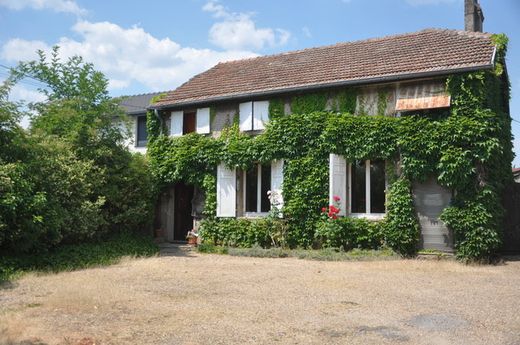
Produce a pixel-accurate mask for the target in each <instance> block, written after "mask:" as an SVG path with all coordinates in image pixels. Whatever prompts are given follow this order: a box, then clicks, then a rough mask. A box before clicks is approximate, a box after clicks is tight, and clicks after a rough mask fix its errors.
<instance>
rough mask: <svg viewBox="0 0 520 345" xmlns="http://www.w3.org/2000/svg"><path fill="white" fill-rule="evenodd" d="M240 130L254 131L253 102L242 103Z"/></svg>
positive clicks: (240, 107)
mask: <svg viewBox="0 0 520 345" xmlns="http://www.w3.org/2000/svg"><path fill="white" fill-rule="evenodd" d="M239 112H240V130H241V131H250V130H252V129H253V102H246V103H240V106H239Z"/></svg>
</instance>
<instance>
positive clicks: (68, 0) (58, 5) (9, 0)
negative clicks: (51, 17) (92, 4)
mask: <svg viewBox="0 0 520 345" xmlns="http://www.w3.org/2000/svg"><path fill="white" fill-rule="evenodd" d="M0 6H4V7H7V8H9V9H12V10H17V11H19V10H23V9H25V8H31V9H33V10H44V9H49V10H53V11H55V12H64V13H72V14H75V15H77V16H82V15H85V14H86V13H87V10H85V9H84V8H81V7H80V6H79V5H78V4H77V3H76V1H74V0H0Z"/></svg>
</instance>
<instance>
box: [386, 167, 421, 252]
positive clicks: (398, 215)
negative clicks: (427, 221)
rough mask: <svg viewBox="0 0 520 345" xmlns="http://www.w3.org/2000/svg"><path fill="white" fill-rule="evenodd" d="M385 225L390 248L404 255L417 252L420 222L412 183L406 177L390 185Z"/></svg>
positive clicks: (387, 242)
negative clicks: (416, 212) (414, 201)
mask: <svg viewBox="0 0 520 345" xmlns="http://www.w3.org/2000/svg"><path fill="white" fill-rule="evenodd" d="M383 227H384V231H383V237H384V240H385V243H386V244H387V245H388V246H389V247H390V248H392V249H393V250H395V251H396V252H398V253H401V254H403V255H412V254H415V252H416V251H417V243H418V241H419V223H418V220H417V217H416V215H415V208H414V205H413V199H412V191H411V184H410V181H409V180H407V179H406V178H404V177H401V178H399V179H398V180H397V181H395V182H394V183H393V184H392V185H391V186H390V190H389V192H388V196H387V204H386V219H385V221H384V225H383Z"/></svg>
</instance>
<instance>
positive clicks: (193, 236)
mask: <svg viewBox="0 0 520 345" xmlns="http://www.w3.org/2000/svg"><path fill="white" fill-rule="evenodd" d="M198 238H199V235H198V234H197V231H195V229H191V230H190V231H188V234H187V235H186V239H187V240H188V244H189V245H192V246H197V239H198Z"/></svg>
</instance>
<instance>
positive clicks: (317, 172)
mask: <svg viewBox="0 0 520 345" xmlns="http://www.w3.org/2000/svg"><path fill="white" fill-rule="evenodd" d="M495 42H497V48H498V49H497V64H496V68H495V69H494V70H492V71H481V72H474V73H467V74H459V75H453V76H450V77H449V78H448V79H447V84H446V85H447V91H448V92H449V93H450V94H451V99H452V106H451V108H450V111H449V114H444V113H442V114H441V113H440V112H439V113H432V114H430V115H425V114H419V113H418V114H415V115H413V114H407V115H405V116H402V117H388V116H364V115H353V114H354V111H355V109H356V97H357V92H356V91H354V90H351V89H347V90H343V91H340V92H339V93H338V94H337V96H336V99H335V107H336V109H331V110H332V111H329V112H327V111H325V109H326V107H327V101H328V95H327V93H325V92H322V93H313V94H307V95H298V96H296V97H293V98H292V101H291V112H292V114H291V115H284V102H283V101H282V100H281V99H279V100H273V101H271V102H270V107H269V111H270V119H271V120H270V122H269V123H268V124H267V126H266V129H265V131H264V132H263V133H262V134H259V135H257V136H250V135H248V134H245V133H241V132H240V131H239V128H238V125H237V124H236V123H234V124H230V125H229V126H228V127H227V128H226V129H225V130H224V131H223V132H222V134H221V136H220V137H218V138H212V137H207V136H202V135H198V134H193V133H192V134H188V135H186V136H183V137H178V138H171V137H168V136H166V135H164V134H162V133H164V132H163V131H162V130H161V123H160V120H159V119H158V118H157V117H156V116H153V114H149V116H148V129H149V133H151V138H153V139H151V140H150V146H149V155H150V159H151V166H152V170H153V172H154V175H155V176H156V177H157V178H158V180H159V181H162V183H164V184H169V183H174V182H176V181H185V182H187V183H191V184H194V185H196V186H199V187H200V188H202V189H203V190H204V191H205V193H206V209H205V211H204V212H205V215H206V217H207V219H208V220H210V221H211V222H212V224H213V225H212V227H209V226H207V227H206V229H209V230H208V231H207V232H206V233H207V234H208V235H207V236H208V237H207V238H221V237H219V236H221V235H218V236H217V234H216V233H211V231H212V230H211V229H216V230H215V231H220V230H222V229H221V228H219V225H218V224H219V221H218V220H216V219H215V209H216V177H215V175H216V166H217V164H219V162H223V163H225V164H226V165H227V166H229V167H238V168H242V169H245V168H248V167H250V166H251V165H252V164H253V163H254V162H260V163H266V162H270V161H272V160H275V159H283V160H285V162H286V164H285V169H284V186H283V193H284V202H285V204H284V210H283V213H284V218H285V222H286V224H287V227H288V230H287V232H285V231H284V236H285V237H286V238H285V239H284V242H283V243H287V244H288V245H290V246H303V247H309V246H312V245H313V244H315V243H316V236H315V232H316V228H317V225H318V224H319V222H320V221H323V220H322V219H320V218H321V214H320V209H321V208H322V207H323V206H324V205H327V202H328V189H329V187H328V159H329V154H330V153H335V154H339V155H342V156H344V157H345V159H346V160H347V161H354V160H365V159H383V160H385V161H386V162H387V175H388V181H389V182H390V183H391V184H390V186H389V190H388V193H387V203H386V208H387V214H386V217H385V219H384V220H383V221H381V223H380V225H379V226H378V227H377V229H378V231H377V232H376V231H371V232H363V233H374V234H376V233H377V237H376V238H374V239H372V240H370V241H368V240H367V241H365V242H363V241H360V243H372V244H373V243H380V242H381V241H382V242H381V243H382V244H385V245H388V246H390V247H392V248H393V249H395V250H397V251H399V252H400V253H402V254H405V255H412V254H414V253H415V251H416V249H417V243H418V240H419V225H418V220H417V218H416V216H415V210H414V205H413V198H412V191H411V188H412V187H411V186H412V182H414V181H424V180H426V179H427V178H429V177H438V181H439V183H440V184H441V185H442V186H444V187H446V188H449V189H451V190H453V191H454V198H453V201H452V204H451V205H450V206H449V207H447V208H446V209H445V211H444V212H443V214H442V216H441V218H442V220H443V221H444V222H445V223H446V224H447V225H448V226H449V227H450V228H451V229H452V230H453V231H454V232H455V240H456V242H455V246H456V249H457V254H458V255H459V257H461V258H468V259H481V258H484V257H486V256H489V255H490V254H492V253H493V252H494V251H496V249H497V248H498V246H499V245H500V235H499V234H500V232H499V229H500V224H501V211H500V210H501V205H500V193H501V191H502V188H503V186H504V184H505V183H506V182H507V181H508V180H509V179H511V169H510V162H511V161H512V147H511V128H510V117H509V114H508V110H507V108H506V105H507V103H508V100H509V86H508V85H507V84H504V79H503V78H504V75H503V67H502V65H501V64H503V60H504V57H505V49H506V43H507V41H506V40H505V39H504V36H496V37H495ZM387 97H388V94H387V93H386V92H381V93H379V96H378V113H379V114H380V115H382V114H384V113H385V111H386V100H387ZM383 103H384V104H383ZM333 108H334V106H333ZM338 110H339V112H336V111H338ZM439 114H441V115H439ZM282 115H283V116H282ZM162 126H163V127H164V125H162ZM152 132H153V133H152ZM229 222H231V223H232V222H233V221H230V220H227V221H226V224H225V227H226V229H238V228H237V227H236V226H234V225H232V224H228V223H229ZM347 223H348V224H347ZM347 223H345V224H344V227H343V229H350V228H352V227H354V228H355V227H356V226H357V225H356V224H358V223H359V224H361V225H359V226H364V227H365V228H366V224H365V223H363V222H347ZM241 224H242V225H244V224H254V222H242V223H241ZM223 226H224V225H223ZM244 226H246V225H244ZM247 226H252V227H254V226H257V225H247ZM366 229H368V228H366ZM374 229H375V228H374ZM249 230H250V229H249ZM249 230H247V231H249ZM229 231H234V230H229ZM237 231H238V230H237ZM240 231H246V230H243V229H242V230H240ZM247 231H246V232H247ZM248 234H249V235H247V236H248V237H247V238H248V239H249V240H248V241H249V242H247V243H249V244H250V241H252V240H251V239H253V238H256V237H255V236H253V235H252V234H250V233H248ZM226 236H228V235H226ZM229 236H231V235H229ZM237 236H238V235H237ZM251 236H252V237H251ZM374 236H376V235H374ZM319 237H320V241H321V243H339V242H338V241H329V240H327V238H326V234H324V233H320V236H319ZM226 238H231V237H226ZM237 238H241V237H240V236H238V237H233V241H235V240H236V239H237ZM262 238H264V239H265V237H262ZM380 239H381V240H380ZM226 241H228V240H226ZM262 241H264V240H262ZM340 242H341V241H340ZM233 243H234V242H233ZM237 245H242V244H240V243H239V244H237Z"/></svg>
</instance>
